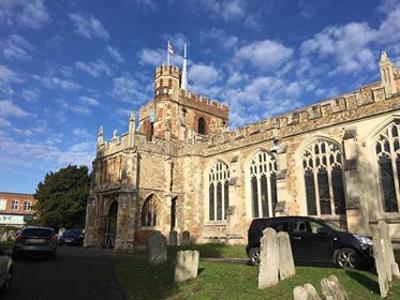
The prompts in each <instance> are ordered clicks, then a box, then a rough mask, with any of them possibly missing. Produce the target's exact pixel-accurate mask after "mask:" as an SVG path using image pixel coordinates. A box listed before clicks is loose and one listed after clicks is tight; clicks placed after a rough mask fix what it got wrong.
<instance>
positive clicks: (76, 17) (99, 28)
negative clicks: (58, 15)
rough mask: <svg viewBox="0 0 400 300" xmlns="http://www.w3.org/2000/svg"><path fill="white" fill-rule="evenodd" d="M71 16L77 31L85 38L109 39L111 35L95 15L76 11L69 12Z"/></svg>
mask: <svg viewBox="0 0 400 300" xmlns="http://www.w3.org/2000/svg"><path fill="white" fill-rule="evenodd" d="M69 17H70V19H71V20H72V21H73V22H74V25H75V32H76V33H77V34H79V35H81V36H83V37H85V38H88V39H90V40H91V39H94V38H99V39H103V40H107V39H108V38H109V37H110V34H109V33H108V31H107V30H106V29H105V28H104V26H103V24H101V22H100V21H99V20H98V19H96V18H95V17H93V15H88V14H83V13H75V14H69Z"/></svg>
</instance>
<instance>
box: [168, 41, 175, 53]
mask: <svg viewBox="0 0 400 300" xmlns="http://www.w3.org/2000/svg"><path fill="white" fill-rule="evenodd" d="M168 54H169V55H175V50H174V47H172V44H171V43H170V41H168Z"/></svg>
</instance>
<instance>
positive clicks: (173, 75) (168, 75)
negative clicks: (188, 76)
mask: <svg viewBox="0 0 400 300" xmlns="http://www.w3.org/2000/svg"><path fill="white" fill-rule="evenodd" d="M180 77H181V73H180V70H179V68H178V67H176V66H171V65H170V66H165V65H162V66H159V67H157V68H156V74H155V81H154V92H155V98H156V99H157V98H160V97H162V96H165V95H168V96H169V97H171V98H172V99H174V100H176V101H177V100H178V94H179V84H180Z"/></svg>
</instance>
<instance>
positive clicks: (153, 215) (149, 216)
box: [142, 195, 159, 227]
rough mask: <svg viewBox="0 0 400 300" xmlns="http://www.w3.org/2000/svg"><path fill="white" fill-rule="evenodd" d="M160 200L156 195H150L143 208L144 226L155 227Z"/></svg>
mask: <svg viewBox="0 0 400 300" xmlns="http://www.w3.org/2000/svg"><path fill="white" fill-rule="evenodd" d="M158 208H159V207H158V201H157V199H156V198H155V196H154V195H151V196H149V197H148V198H147V199H146V200H145V201H144V204H143V208H142V226H147V227H154V226H157V224H158V223H157V222H158V219H157V217H158V210H159V209H158Z"/></svg>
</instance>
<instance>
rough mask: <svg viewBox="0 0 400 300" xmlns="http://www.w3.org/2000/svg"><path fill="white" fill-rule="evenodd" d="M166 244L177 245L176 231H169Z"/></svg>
mask: <svg viewBox="0 0 400 300" xmlns="http://www.w3.org/2000/svg"><path fill="white" fill-rule="evenodd" d="M168 245H170V246H177V245H178V232H177V231H176V230H172V231H170V232H169V238H168Z"/></svg>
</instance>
